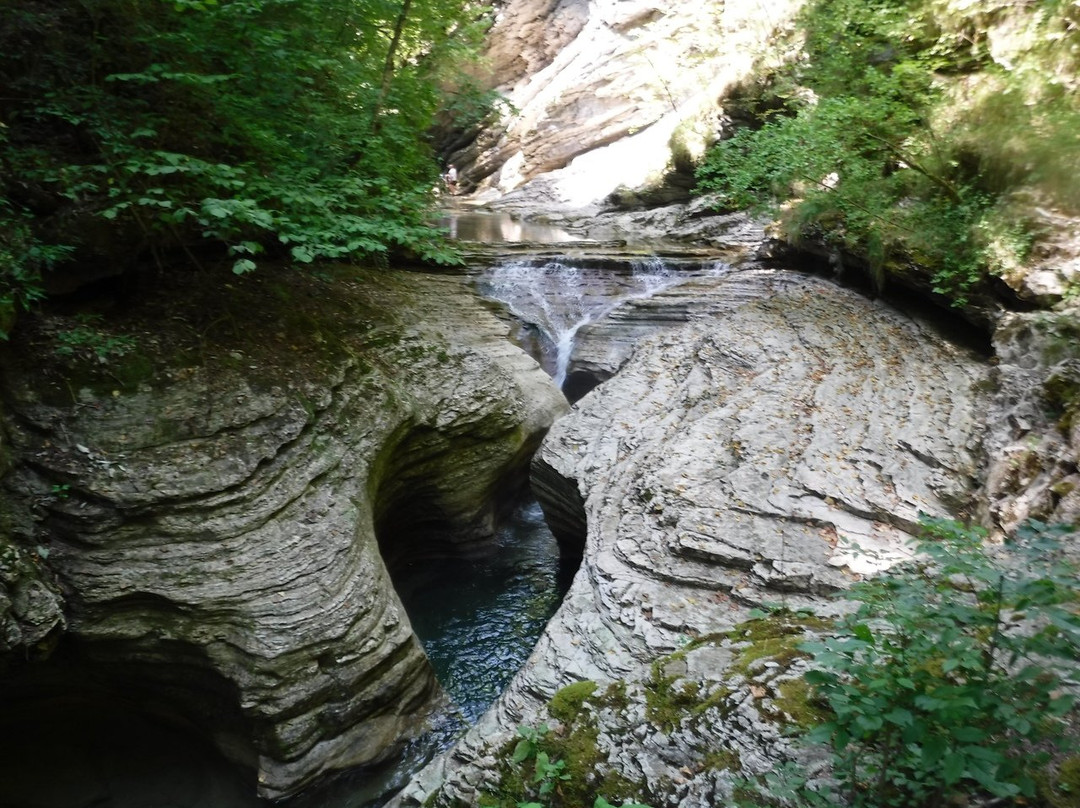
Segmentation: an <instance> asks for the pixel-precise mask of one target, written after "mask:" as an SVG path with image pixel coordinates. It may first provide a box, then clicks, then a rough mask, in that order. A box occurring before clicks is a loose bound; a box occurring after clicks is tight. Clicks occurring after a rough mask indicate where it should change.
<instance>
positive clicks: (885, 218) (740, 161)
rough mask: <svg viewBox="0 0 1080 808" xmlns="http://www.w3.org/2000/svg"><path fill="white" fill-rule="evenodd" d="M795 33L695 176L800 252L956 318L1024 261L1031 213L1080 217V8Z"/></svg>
mask: <svg viewBox="0 0 1080 808" xmlns="http://www.w3.org/2000/svg"><path fill="white" fill-rule="evenodd" d="M798 29H799V30H800V32H801V35H802V36H803V37H804V41H803V42H802V46H801V49H800V50H799V55H798V57H797V58H795V59H793V60H790V61H789V62H787V63H786V65H785V66H784V67H778V68H773V69H772V70H764V71H763V74H762V77H761V78H760V80H759V81H758V83H757V84H756V85H754V86H748V87H746V88H744V92H743V93H742V97H741V98H740V99H739V101H738V102H736V103H735V104H733V105H732V108H733V109H734V110H735V111H736V113H737V117H745V118H748V119H749V120H750V122H751V125H750V126H747V127H744V128H742V129H739V130H738V131H737V132H736V133H735V135H734V137H731V138H730V139H727V140H724V141H721V142H720V143H719V144H718V146H717V148H716V149H715V150H714V151H713V152H712V153H711V154H710V155H709V157H708V158H707V160H706V161H705V163H704V164H703V165H702V166H701V168H700V170H699V174H698V179H699V186H700V189H701V190H703V191H708V192H715V193H718V194H719V196H720V199H721V204H723V205H724V206H727V207H731V208H739V207H746V206H762V205H764V206H770V205H771V206H773V207H774V208H776V207H777V206H782V211H781V217H780V221H781V224H782V226H783V227H784V228H785V230H786V235H787V236H788V237H789V238H791V239H793V240H798V239H810V240H814V241H817V242H824V243H825V244H826V245H827V246H828V247H829V248H830V249H833V250H836V251H837V252H838V253H848V254H853V255H856V256H858V257H859V258H861V259H863V260H864V261H865V262H866V263H867V264H868V265H869V266H870V267H871V268H872V270H873V271H874V273H875V275H876V276H877V280H878V282H879V283H880V282H882V280H883V278H884V277H885V276H886V275H887V274H888V273H889V271H898V272H900V271H903V270H904V268H905V265H906V264H909V263H910V264H917V265H919V266H922V267H925V268H927V269H929V270H930V272H931V273H932V276H933V284H934V287H935V290H936V291H939V292H943V293H945V294H947V295H949V296H951V297H952V298H953V299H954V300H956V301H957V302H960V303H963V302H964V300H965V298H966V297H967V296H968V294H969V293H970V292H971V290H972V289H973V288H975V287H977V285H978V284H979V283H980V282H981V281H982V280H984V279H985V278H986V277H987V276H988V275H990V274H999V275H1000V274H1003V273H1005V272H1007V271H1008V270H1009V269H1010V268H1012V267H1014V266H1015V265H1017V264H1018V263H1019V262H1022V261H1023V260H1024V259H1025V255H1026V251H1027V250H1028V248H1029V247H1030V245H1031V242H1032V239H1033V238H1037V237H1038V236H1039V233H1038V232H1037V224H1036V223H1035V222H1034V221H1033V220H1031V219H1029V218H1027V213H1028V212H1030V211H1031V210H1033V209H1034V208H1035V207H1037V206H1046V207H1049V208H1057V209H1061V210H1064V211H1066V212H1069V213H1075V212H1077V211H1080V186H1077V184H1076V183H1075V182H1072V181H1071V180H1070V179H1069V178H1070V177H1075V176H1076V175H1077V172H1078V171H1080V94H1078V93H1077V84H1078V81H1080V71H1078V70H1077V68H1078V67H1080V6H1078V5H1077V4H1076V3H1073V2H1070V1H1067V0H1041V2H1032V3H1013V2H1001V1H998V2H988V3H958V2H952V0H869V2H864V1H863V0H809V2H808V3H807V4H806V6H805V7H804V8H803V10H802V12H801V15H800V17H799V21H798ZM773 64H775V61H774V62H773ZM740 106H741V109H739V107H740Z"/></svg>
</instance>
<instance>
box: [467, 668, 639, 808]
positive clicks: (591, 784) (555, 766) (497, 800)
mask: <svg viewBox="0 0 1080 808" xmlns="http://www.w3.org/2000/svg"><path fill="white" fill-rule="evenodd" d="M584 684H588V685H591V686H592V687H591V688H588V691H589V693H591V692H592V690H595V688H596V683H595V682H578V683H576V685H584ZM569 687H570V688H574V689H573V690H572V691H571V692H570V693H569V694H564V697H565V699H566V700H567V701H577V699H578V698H579V697H580V699H581V700H582V701H584V699H585V698H587V697H588V693H586V692H585V691H586V688H583V687H575V685H570V686H569ZM568 689H569V688H564V689H563V690H564V691H565V690H568ZM560 692H562V691H560ZM580 707H581V705H580V704H578V709H580ZM578 718H580V716H578V715H577V713H576V711H575V716H574V717H573V718H571V719H569V720H570V721H572V722H573V721H577V719H578ZM518 736H519V739H518V741H517V743H516V744H515V745H514V747H513V753H512V754H511V755H510V757H509V760H508V762H507V763H508V765H504V771H503V773H502V783H501V787H500V789H499V791H498V793H495V794H487V795H484V796H483V797H482V798H481V800H480V805H481V806H493V805H494V806H499V807H500V808H508V806H513V808H580V806H584V805H588V804H591V805H592V806H593V808H650V806H648V805H643V804H641V803H637V802H623V803H621V804H620V806H615V805H613V804H612V803H610V802H608V800H607V799H606V798H605V797H604V796H602V795H598V794H596V792H597V791H598V790H602V789H604V788H625V784H622V783H618V782H616V781H617V779H618V778H611V777H605V778H603V779H602V780H601V781H600V782H595V781H594V780H595V778H593V777H592V773H593V771H592V770H593V767H594V766H595V763H596V760H595V759H594V758H595V757H596V754H597V749H596V729H595V727H590V726H585V725H584V724H581V723H578V724H575V726H573V727H572V728H571V727H563V729H562V731H561V734H559V735H556V733H552V732H551V729H550V728H549V727H548V726H547V724H540V725H539V726H538V727H529V726H521V727H518ZM508 748H509V747H508ZM587 779H588V782H587V781H586V780H587ZM609 793H610V792H609Z"/></svg>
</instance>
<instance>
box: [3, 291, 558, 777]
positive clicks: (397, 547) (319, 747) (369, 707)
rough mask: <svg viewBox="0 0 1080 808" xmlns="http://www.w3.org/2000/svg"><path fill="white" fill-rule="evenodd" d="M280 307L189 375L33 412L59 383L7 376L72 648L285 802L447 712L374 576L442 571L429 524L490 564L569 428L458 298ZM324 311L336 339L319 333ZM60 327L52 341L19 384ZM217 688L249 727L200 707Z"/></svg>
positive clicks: (33, 375) (212, 349) (28, 531)
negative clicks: (501, 508)
mask: <svg viewBox="0 0 1080 808" xmlns="http://www.w3.org/2000/svg"><path fill="white" fill-rule="evenodd" d="M260 282H262V281H251V282H250V283H252V284H256V283H260ZM305 284H307V285H305ZM309 287H310V288H309ZM267 288H268V289H269V291H270V292H272V293H273V294H269V295H268V296H267V297H265V299H263V301H262V304H263V305H266V306H267V307H268V310H267V311H261V312H260V311H258V310H256V311H253V312H246V313H245V312H233V313H232V316H235V318H236V319H237V321H238V322H234V323H233V327H232V334H233V336H228V334H229V329H228V328H227V327H226V328H224V329H223V331H224V334H225V336H221V335H217V336H219V337H220V338H215V335H213V334H211V329H210V327H208V328H207V329H205V330H203V331H202V333H201V336H200V340H201V342H199V343H198V344H197V345H196V348H197V352H196V353H197V355H196V356H195V360H194V361H192V356H193V354H183V352H181V354H183V355H184V356H186V357H187V361H186V362H180V361H179V359H177V357H176V356H174V357H173V362H172V364H169V363H167V362H166V363H164V364H161V365H159V366H156V367H154V368H153V374H152V376H151V377H148V378H147V379H146V380H145V381H143V382H139V383H137V384H130V385H122V384H120V383H119V381H113V380H112V379H110V378H109V377H108V376H105V377H104V380H103V381H102V379H100V378H99V379H98V381H97V383H95V384H89V383H88V384H87V385H86V386H79V384H78V383H77V382H75V383H73V382H72V380H71V379H70V377H69V378H68V380H67V381H66V382H58V383H57V385H56V389H55V390H50V389H42V385H41V380H42V377H43V375H44V378H46V379H48V378H49V375H48V374H47V373H44V374H43V373H42V372H35V370H36V368H35V367H34V364H33V363H26V362H13V363H11V365H12V366H11V367H10V368H9V369H8V372H6V373H5V376H4V388H5V390H4V395H5V399H6V410H5V413H4V416H5V417H4V430H5V432H6V434H7V436H8V438H9V440H10V454H11V457H12V460H13V468H12V470H11V471H10V472H9V473H8V474H7V476H6V477H5V479H4V487H5V494H6V496H7V497H8V499H9V500H10V501H11V502H12V503H13V504H14V507H13V514H12V520H11V523H12V533H13V536H14V537H15V538H16V539H17V540H18V541H19V543H20V545H21V546H22V547H30V548H33V547H38V548H40V557H39V558H38V562H39V563H47V565H48V567H49V568H50V569H51V570H52V571H53V572H54V573H55V575H56V576H57V577H58V579H59V580H60V582H61V583H62V586H63V590H64V592H65V593H66V596H67V602H66V606H65V611H64V619H66V621H67V632H68V637H69V638H70V639H69V642H75V641H77V643H76V645H75V646H73V647H77V648H79V649H81V653H83V654H85V655H86V656H87V658H92V659H95V660H97V661H98V662H99V663H102V664H105V665H107V666H111V669H114V670H116V671H121V672H122V671H124V670H130V671H137V678H138V679H139V680H140V684H139V687H140V688H141V689H142V690H143V691H145V692H147V693H149V694H150V695H149V698H151V699H152V698H154V697H155V696H154V693H155V683H157V684H159V685H160V690H161V693H159V694H158V695H160V696H161V698H162V699H163V700H164V699H165V694H173V695H174V696H175V697H176V699H178V701H177V703H176V705H174V706H177V707H178V710H179V711H180V712H181V713H186V714H185V716H184V717H185V718H187V719H188V720H190V721H193V722H194V723H196V724H199V725H201V727H202V729H203V730H204V731H205V732H207V733H208V734H210V735H213V736H214V737H215V739H216V740H217V742H218V744H219V746H220V747H222V748H223V749H224V750H225V751H227V752H228V753H229V754H230V755H231V756H233V757H235V758H237V759H240V760H241V761H242V762H244V763H246V764H248V765H250V766H253V767H254V768H256V769H257V771H258V788H259V791H260V793H261V794H262V795H264V796H268V797H281V796H283V795H287V794H289V793H292V792H295V791H296V790H297V789H298V788H300V787H302V786H303V785H305V784H307V783H310V782H312V780H313V779H314V778H316V777H317V776H319V775H320V774H323V773H326V772H329V771H332V770H335V769H340V768H343V767H347V766H356V765H370V764H373V763H377V762H378V761H380V760H381V759H383V758H385V757H386V756H387V755H388V754H391V753H392V752H393V751H394V750H395V749H396V748H397V747H398V746H399V745H400V743H401V742H402V741H403V739H406V738H408V737H410V736H414V735H416V734H417V733H418V732H419V731H421V730H422V729H423V726H424V721H425V718H426V716H427V715H428V714H429V713H430V711H431V709H432V708H433V706H435V705H437V704H439V703H440V701H441V699H442V696H441V691H440V689H439V688H438V685H437V684H436V683H435V681H434V678H433V675H432V672H431V670H430V666H429V665H428V664H427V660H426V658H425V656H424V653H423V651H422V649H421V647H420V645H419V643H418V641H417V640H416V638H415V636H414V635H413V633H412V630H411V627H410V625H409V621H408V619H407V617H406V615H405V613H404V611H403V609H402V607H401V604H400V602H399V601H398V599H397V596H396V595H395V593H394V591H393V588H392V586H391V583H390V580H389V577H388V573H387V568H386V564H385V563H384V556H386V557H393V556H396V555H401V554H405V553H408V552H409V548H410V547H415V546H416V545H415V543H414V542H415V541H416V539H417V537H418V536H420V537H423V538H425V539H426V540H428V541H427V544H426V545H425V547H426V548H427V551H433V548H432V546H431V542H430V538H431V536H430V530H429V528H430V527H431V526H432V525H433V524H435V523H439V524H441V525H443V527H444V532H443V535H444V536H447V538H446V539H445V541H446V542H447V543H450V542H452V541H456V542H457V544H458V545H459V546H458V547H457V548H452V547H445V546H444V547H443V548H441V551H442V552H448V553H449V552H465V551H469V549H470V548H475V547H476V546H477V542H481V543H482V541H483V539H484V537H485V536H486V535H488V532H489V530H490V527H491V524H492V519H493V517H494V509H495V500H496V495H497V494H498V493H499V491H500V489H501V488H502V487H504V486H505V485H506V479H507V475H508V474H509V475H510V477H511V479H513V478H514V474H515V473H516V474H517V475H518V478H520V474H521V469H522V467H523V466H524V464H525V463H526V462H527V459H528V457H529V455H530V454H531V452H532V450H533V449H534V448H535V446H536V444H537V443H538V442H539V440H540V438H541V436H542V435H543V433H544V432H545V430H546V429H547V428H548V426H549V425H550V423H551V422H552V420H553V419H554V417H555V416H556V414H557V413H559V412H561V411H562V410H563V408H565V406H566V404H565V400H564V399H563V398H562V396H561V395H560V393H559V392H558V390H557V389H555V388H554V386H553V385H552V384H551V382H550V380H549V379H548V377H547V376H546V375H545V374H544V373H543V372H542V371H541V370H540V369H539V367H538V366H537V365H536V364H535V363H534V362H533V361H532V360H530V359H528V358H527V357H526V356H525V355H524V354H522V353H520V352H519V351H517V350H516V349H515V348H513V346H512V345H510V343H509V342H508V341H507V339H506V327H505V325H503V324H502V323H500V322H499V321H498V320H497V319H496V318H495V317H494V316H493V315H492V314H490V313H489V312H488V311H487V310H485V309H484V308H483V307H481V306H480V305H479V303H478V302H477V301H476V299H475V297H474V296H473V295H472V294H471V293H470V292H468V291H467V289H466V288H465V286H464V284H463V281H462V280H461V279H460V278H454V277H436V276H428V275H421V274H412V273H395V272H382V273H377V274H376V273H371V274H370V275H367V276H365V277H363V279H362V282H352V283H340V284H333V285H327V286H325V287H319V286H318V284H317V283H316V282H315V281H304V282H295V281H289V280H286V281H277V282H274V283H271V284H269V285H268V286H267ZM275 294H276V295H277V296H278V297H283V296H284V297H289V296H292V297H291V298H290V300H289V302H288V303H287V305H285V306H284V307H282V306H281V305H280V303H278V305H277V306H276V307H275V306H274V301H275V298H274V295H275ZM311 301H316V302H315V303H314V304H313V305H314V311H316V312H323V313H324V314H325V312H324V311H323V309H324V308H325V307H330V308H329V310H330V311H331V313H332V318H331V319H330V320H328V321H327V320H324V321H322V322H318V321H314V320H305V319H304V317H305V316H306V315H307V313H309V312H311V311H312V310H313V309H312V304H311ZM194 305H197V304H194ZM253 305H254V306H256V307H257V306H258V305H260V304H258V303H255V304H253ZM172 313H173V315H174V316H175V317H176V319H177V320H181V319H184V318H186V317H191V318H194V319H197V318H198V316H199V313H198V312H197V311H195V312H192V311H185V309H184V307H183V305H180V304H175V308H173V309H172ZM245 318H247V319H245ZM289 318H295V322H290V321H289ZM214 322H215V323H218V322H221V321H214ZM249 322H250V324H254V323H260V322H261V323H262V327H260V328H259V329H258V331H255V330H254V325H249ZM213 325H214V323H212V324H211V327H212V326H213ZM56 327H58V326H56V324H54V323H51V321H50V320H49V319H48V318H43V319H42V321H41V322H40V323H39V327H38V330H37V332H35V335H34V337H33V339H31V338H28V339H29V340H30V341H29V343H24V344H22V345H20V346H18V347H19V349H20V351H23V352H24V353H23V354H22V356H23V358H24V359H25V358H26V357H27V355H28V354H27V353H25V352H27V351H33V350H38V349H40V350H47V349H48V346H49V344H50V343H49V339H50V334H51V333H52V332H51V331H50V329H53V330H55V328H56ZM249 327H250V328H251V329H252V330H249V331H247V333H246V334H245V330H246V329H248V328H249ZM167 333H169V324H168V323H167V322H165V321H162V323H161V327H160V329H157V328H154V329H151V330H150V331H148V333H146V334H143V335H142V336H141V337H140V339H143V340H144V343H143V348H149V347H150V346H151V344H152V343H153V342H154V341H155V340H159V339H163V338H164V337H163V336H162V335H163V334H167ZM208 335H210V336H208ZM34 339H37V343H34V341H33V340H34ZM120 371H121V369H120V368H117V369H116V373H120ZM53 378H54V379H55V377H53ZM114 386H115V387H116V388H117V389H116V390H113V389H111V388H112V387H114ZM65 388H67V389H65ZM64 393H69V394H68V395H67V396H65V395H64ZM72 396H73V397H74V398H73V399H72ZM515 469H516V470H517V471H516V472H515ZM376 527H378V536H376ZM437 550H438V548H434V551H437ZM46 556H47V560H46ZM5 558H6V556H5ZM5 569H6V567H5ZM2 602H3V601H0V603H2ZM24 612H25V610H24ZM20 614H22V613H20ZM17 616H18V615H17ZM24 622H25V621H24ZM39 622H40V621H39ZM9 624H10V621H9V623H7V624H5V631H6V632H7V633H10V631H9V630H8V625H9ZM15 639H16V641H20V640H18V638H15ZM33 639H34V638H33V637H31V638H30V640H31V641H32V640H33ZM8 640H9V638H8V637H6V636H5V640H4V642H5V644H6V647H10V646H11V645H12V643H11V642H9V641H8ZM21 642H22V643H23V644H25V643H26V642H27V640H21ZM125 666H127V667H126V668H125ZM185 671H189V673H185ZM117 675H118V676H120V677H121V678H120V679H119V680H118V681H117V682H116V683H115V684H116V685H117V687H124V686H125V681H124V680H123V678H122V676H123V674H122V673H118V674H117ZM215 683H216V684H215ZM211 685H212V686H213V687H214V688H215V689H216V691H217V692H216V698H215V701H214V702H213V703H214V704H220V705H224V706H223V707H222V710H223V712H230V711H231V713H234V714H235V716H236V720H235V721H232V722H231V723H229V722H225V721H224V719H223V718H222V716H220V715H214V714H212V713H211V712H210V711H209V710H208V709H207V708H206V707H203V708H202V711H201V712H200V710H199V708H198V707H197V706H193V705H195V704H197V702H198V700H199V696H198V693H199V691H200V689H201V688H204V687H208V686H211ZM185 689H188V690H189V691H190V692H189V693H188V694H187V695H186V696H185V695H183V694H184V693H185ZM176 694H180V695H176ZM226 724H228V725H226Z"/></svg>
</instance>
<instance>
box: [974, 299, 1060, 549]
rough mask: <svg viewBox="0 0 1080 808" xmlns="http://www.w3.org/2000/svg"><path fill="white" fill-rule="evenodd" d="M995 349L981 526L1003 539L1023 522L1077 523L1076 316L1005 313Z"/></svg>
mask: <svg viewBox="0 0 1080 808" xmlns="http://www.w3.org/2000/svg"><path fill="white" fill-rule="evenodd" d="M994 349H995V354H996V357H997V360H998V361H997V365H996V367H995V369H994V377H995V382H996V384H995V387H996V391H995V396H994V402H993V410H992V412H991V414H990V417H989V418H988V419H987V424H988V435H987V457H988V460H989V468H988V470H987V475H986V476H987V479H986V510H985V512H984V513H983V514H981V516H982V518H983V521H984V522H985V523H987V524H989V525H991V526H993V527H995V528H997V529H999V530H1000V531H1002V532H1004V533H1011V532H1012V531H1013V530H1014V529H1015V528H1016V527H1017V526H1019V525H1020V524H1022V523H1023V522H1024V521H1026V520H1028V519H1038V520H1041V521H1044V522H1048V523H1052V524H1054V523H1062V524H1074V525H1075V524H1080V317H1078V316H1077V311H1076V310H1075V309H1073V310H1067V309H1066V310H1062V311H1043V312H1033V313H1026V314H1010V315H1008V316H1006V317H1003V318H1002V320H1001V321H1000V323H999V325H998V328H997V330H996V332H995V334H994ZM1073 551H1074V553H1077V554H1080V547H1073Z"/></svg>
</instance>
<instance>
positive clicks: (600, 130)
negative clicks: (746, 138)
mask: <svg viewBox="0 0 1080 808" xmlns="http://www.w3.org/2000/svg"><path fill="white" fill-rule="evenodd" d="M798 6H799V2H798V1H797V0H783V2H773V3H770V4H769V7H768V9H767V10H764V9H763V7H762V6H761V4H760V3H752V2H744V0H728V2H723V3H721V2H705V3H698V4H693V5H688V4H685V3H678V2H674V0H559V1H558V2H555V1H554V0H511V1H510V2H508V3H505V4H504V5H503V6H502V7H501V8H500V10H499V14H498V16H497V19H496V22H495V25H494V26H493V27H492V29H491V31H490V32H489V34H488V36H487V39H486V42H487V56H488V60H489V62H490V64H491V73H490V75H491V79H490V83H491V85H492V86H494V87H495V88H496V89H498V90H499V92H501V93H502V94H503V95H504V96H505V97H506V99H507V100H508V101H509V102H510V104H511V105H512V109H513V113H512V114H507V115H506V116H505V120H503V121H501V122H500V124H499V125H497V126H493V127H489V128H488V129H486V130H485V131H484V132H483V133H481V134H480V136H479V137H478V138H477V139H476V140H475V141H473V142H472V143H471V144H469V145H468V146H465V147H463V148H460V149H458V150H456V151H455V152H454V153H453V154H451V155H450V160H451V162H454V163H455V164H457V165H458V166H459V168H461V167H463V168H464V172H463V179H464V181H465V184H466V185H467V186H469V187H472V186H475V185H477V184H479V187H480V189H481V190H482V191H484V192H486V196H491V197H497V196H500V195H502V194H505V193H507V192H511V191H514V190H515V189H518V188H520V187H521V186H522V185H523V184H524V183H526V182H528V181H529V180H532V179H533V178H536V177H538V175H541V174H544V175H545V176H543V177H542V178H541V179H540V180H539V181H538V182H537V183H536V186H535V187H534V188H532V190H530V191H529V192H528V193H527V196H528V197H529V198H531V199H533V200H536V201H539V202H540V203H541V204H546V207H547V208H548V209H549V210H550V209H554V208H558V207H561V206H569V207H582V206H585V205H588V204H591V203H593V202H597V201H600V200H601V199H603V198H604V197H605V196H607V195H608V194H609V193H610V192H611V191H613V190H614V189H616V188H617V187H620V186H623V187H627V188H637V187H641V186H645V185H649V184H655V183H656V182H658V181H659V180H660V179H662V177H663V175H664V174H665V172H668V171H670V170H671V169H672V168H673V167H675V168H683V169H686V168H688V167H689V161H690V158H691V156H692V155H697V156H700V152H701V151H702V149H703V147H704V144H705V143H707V142H711V141H712V140H713V139H715V137H716V134H717V132H716V130H717V128H718V125H719V116H718V105H719V99H720V98H721V96H722V95H723V94H724V93H725V91H726V90H727V89H728V88H729V87H730V86H731V85H733V84H734V83H736V82H738V81H739V80H741V79H743V78H745V77H746V76H747V75H749V73H750V71H751V69H752V67H753V63H754V59H755V57H756V56H757V55H758V54H760V53H761V52H762V51H763V49H764V45H765V43H766V42H767V41H768V40H769V38H770V37H772V36H774V35H775V34H776V32H777V29H778V28H782V27H784V26H785V25H787V24H788V23H789V22H790V19H791V16H792V14H793V13H794V11H795V10H796V9H797V8H798ZM763 12H764V13H763ZM610 144H614V145H610ZM680 162H681V163H682V165H677V164H679V163H680Z"/></svg>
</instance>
